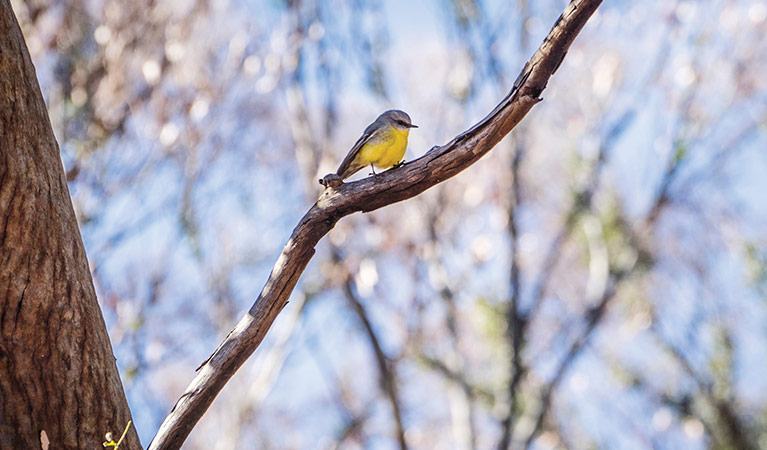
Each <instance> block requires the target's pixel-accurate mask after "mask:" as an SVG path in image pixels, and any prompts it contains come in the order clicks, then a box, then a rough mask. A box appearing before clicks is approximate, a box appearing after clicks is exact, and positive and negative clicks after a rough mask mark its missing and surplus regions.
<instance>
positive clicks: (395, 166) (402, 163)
mask: <svg viewBox="0 0 767 450" xmlns="http://www.w3.org/2000/svg"><path fill="white" fill-rule="evenodd" d="M404 165H405V160H404V159H403V160H402V161H400V162H398V163H397V164H395V165H393V166H392V167H391V168H392V169H396V168H397V167H402V166H404ZM389 170H391V169H389Z"/></svg>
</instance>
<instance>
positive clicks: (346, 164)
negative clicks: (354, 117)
mask: <svg viewBox="0 0 767 450" xmlns="http://www.w3.org/2000/svg"><path fill="white" fill-rule="evenodd" d="M376 122H377V121H376ZM376 122H373V123H371V124H370V125H368V127H367V128H365V132H364V133H362V136H360V138H359V139H357V142H355V143H354V147H352V149H351V150H349V153H347V154H346V158H344V160H343V161H342V162H341V165H340V166H338V170H337V171H336V174H337V175H338V176H339V177H341V179H342V180H343V179H345V178H348V177H350V176H352V175H354V174H355V173H356V172H357V171H358V170H360V169H362V168H363V167H365V165H361V166H360V165H354V166H352V163H353V162H354V158H356V157H357V155H358V154H359V152H360V150H361V149H362V146H363V145H365V143H367V142H368V141H370V139H372V138H374V137H376V136H377V135H379V134H380V133H381V132H382V131H383V130H382V129H381V128H380V127H377V123H376Z"/></svg>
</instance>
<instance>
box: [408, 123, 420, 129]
mask: <svg viewBox="0 0 767 450" xmlns="http://www.w3.org/2000/svg"><path fill="white" fill-rule="evenodd" d="M409 126H410V128H418V125H413V124H412V123H411V124H410V125H409Z"/></svg>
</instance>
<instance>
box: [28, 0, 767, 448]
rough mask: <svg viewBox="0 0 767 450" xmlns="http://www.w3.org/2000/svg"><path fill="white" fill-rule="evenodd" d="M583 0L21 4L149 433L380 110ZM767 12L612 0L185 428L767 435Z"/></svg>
mask: <svg viewBox="0 0 767 450" xmlns="http://www.w3.org/2000/svg"><path fill="white" fill-rule="evenodd" d="M563 4H564V3H563V2H562V1H561V0H560V1H548V0H547V1H539V2H527V1H525V0H520V1H517V2H503V1H493V0H453V1H447V0H444V1H427V2H405V1H402V0H396V1H392V2H372V1H368V0H333V1H329V2H319V1H316V0H303V1H302V0H294V1H286V2H280V1H265V0H262V1H256V2H241V1H234V0H214V1H211V2H203V1H192V0H183V1H176V2H148V1H144V0H139V1H133V2H120V1H116V0H92V1H88V2H83V1H79V0H58V1H55V2H54V1H45V0H31V1H28V2H25V3H21V2H15V3H14V10H15V12H16V14H17V16H18V18H19V21H20V22H21V25H22V28H23V30H24V33H25V37H26V40H27V45H28V46H29V48H30V52H31V54H32V57H33V59H34V62H35V65H36V68H37V73H38V77H39V80H40V83H41V87H42V90H43V94H44V96H45V98H46V101H47V103H48V107H49V112H50V116H51V120H52V122H53V126H54V130H55V131H56V134H57V138H58V141H59V143H60V146H61V151H62V158H63V161H64V165H65V167H66V170H67V175H68V179H69V183H70V190H71V193H72V196H73V201H74V204H75V209H76V211H77V214H78V218H79V221H80V224H81V227H82V231H83V237H84V240H85V245H86V249H87V252H88V255H89V259H90V263H91V265H92V271H93V273H94V278H95V280H96V285H97V290H98V293H99V299H100V301H101V304H102V308H103V311H104V315H105V317H106V320H107V324H108V327H109V331H110V335H111V337H112V339H113V346H114V348H115V352H116V356H117V359H118V365H119V367H120V370H121V373H122V377H123V380H124V383H125V389H126V393H127V395H128V398H129V401H130V404H131V408H132V411H133V415H134V419H135V424H136V427H137V430H138V432H139V435H140V436H141V438H142V441H143V443H144V444H145V445H146V444H148V442H149V440H150V439H151V437H152V435H153V433H154V432H155V431H156V430H157V427H158V426H159V424H160V422H161V421H162V419H163V418H164V416H165V415H166V414H167V412H168V410H169V409H170V408H171V407H172V405H173V403H174V402H175V400H176V399H177V398H178V396H179V395H180V394H181V393H182V392H183V390H184V388H185V387H186V385H187V383H188V382H189V380H190V379H191V378H192V376H193V371H194V368H195V367H197V365H198V364H199V363H200V362H201V361H203V360H204V359H205V358H206V357H207V356H208V355H209V354H210V352H211V351H212V350H213V349H214V348H215V347H216V345H217V343H218V342H219V341H220V340H221V339H222V338H223V336H224V335H225V334H226V333H227V332H228V331H229V329H231V327H232V326H233V324H234V323H235V322H236V320H237V319H238V318H239V316H240V315H241V314H242V312H243V311H244V310H246V309H247V308H248V306H249V305H250V303H251V302H252V301H253V299H254V298H255V296H256V295H257V294H258V292H259V291H260V289H261V287H262V285H263V282H264V280H265V279H266V277H267V275H268V273H269V270H270V269H271V267H272V264H273V262H274V260H275V259H276V257H277V255H278V253H279V251H280V249H281V247H282V245H283V244H284V242H285V240H286V239H287V237H288V236H289V234H290V232H291V230H292V228H293V226H294V225H295V223H296V222H297V220H298V219H299V218H300V217H301V215H302V214H303V212H304V211H305V210H306V209H307V208H308V207H309V205H311V204H312V203H313V202H314V200H315V199H316V198H317V196H318V195H319V193H320V187H321V186H319V185H318V184H316V179H317V178H319V177H321V176H322V175H324V174H325V173H328V172H331V171H333V170H335V168H336V166H337V164H338V163H339V162H340V160H341V159H342V158H343V156H344V155H345V153H346V151H347V150H348V149H349V147H350V146H351V145H352V144H353V143H354V141H355V139H356V138H357V137H358V136H359V134H360V133H361V131H362V129H363V128H364V127H365V126H366V125H367V124H368V123H370V122H371V121H372V120H373V119H374V118H375V117H376V116H377V115H378V114H379V113H380V112H381V111H383V110H385V109H389V108H395V107H396V108H400V109H403V110H405V111H407V112H408V113H410V115H411V117H412V118H413V121H414V123H416V124H418V125H419V126H420V128H419V129H418V130H415V131H414V132H413V133H411V139H410V149H409V150H408V154H407V155H406V159H408V160H410V159H414V158H416V157H418V156H420V155H421V154H422V153H423V152H424V151H426V150H427V149H428V148H429V147H431V146H432V145H436V144H441V143H444V142H447V141H448V140H449V139H451V138H452V137H454V136H455V135H456V134H457V133H459V132H461V131H463V130H465V129H466V128H468V127H469V126H470V125H471V124H473V123H474V122H476V121H477V120H478V119H480V118H481V117H482V116H484V115H485V114H486V113H487V111H489V110H490V109H491V108H492V107H493V106H494V105H495V104H496V102H497V101H498V100H499V99H500V98H501V97H502V96H503V95H504V94H505V93H506V92H507V91H508V90H509V88H510V84H511V82H513V77H514V76H516V74H517V73H518V72H519V69H520V67H521V65H522V63H523V62H524V61H525V60H526V59H527V58H528V57H529V56H530V54H532V52H533V50H534V49H535V47H537V45H538V43H539V42H540V40H541V39H542V38H543V36H545V34H546V32H547V31H548V29H549V27H550V25H551V24H552V23H553V22H554V21H555V19H556V17H557V16H558V15H559V13H560V12H561V10H562V6H563ZM764 73H767V4H766V3H765V2H764V1H759V0H732V1H713V0H711V1H700V2H694V1H670V2H669V1H647V2H624V1H618V2H609V3H606V4H603V5H602V6H601V7H600V10H599V11H598V12H597V14H596V15H595V16H594V17H593V18H592V19H591V21H590V22H589V24H588V25H587V26H586V28H585V29H584V30H583V32H582V33H581V36H579V38H578V39H577V40H576V42H575V44H574V46H573V47H572V48H571V50H570V53H569V55H568V56H567V58H565V61H564V63H563V66H562V68H560V70H559V72H558V74H557V75H556V76H555V77H554V78H553V79H552V82H551V83H550V86H549V88H548V89H547V90H546V92H545V94H544V95H545V97H546V99H545V100H546V101H544V102H543V103H541V104H540V105H538V106H537V107H536V108H535V109H534V111H533V112H532V114H531V115H530V116H529V117H528V118H527V119H526V120H525V121H524V122H523V123H522V125H521V127H518V128H517V129H515V131H514V132H513V133H512V136H511V137H510V138H507V139H506V140H505V141H504V142H502V143H501V145H499V146H498V147H497V148H496V149H494V150H493V151H492V152H491V153H490V154H489V155H488V156H487V157H486V158H484V159H483V160H482V161H480V162H479V163H478V164H475V165H474V166H472V167H471V168H470V169H469V170H467V171H466V172H464V173H463V174H461V175H459V176H458V177H456V178H455V179H453V180H451V181H449V182H447V183H444V184H442V185H439V186H438V187H436V188H435V189H432V190H430V191H427V192H425V193H424V194H422V195H420V196H419V197H417V198H416V199H413V200H411V201H408V202H405V203H402V204H397V205H393V206H391V207H389V208H386V209H384V210H381V211H377V212H375V213H372V214H366V215H355V216H352V217H349V218H347V219H345V220H343V221H341V223H339V224H338V226H336V228H335V229H334V230H333V231H332V232H331V234H330V236H329V239H327V240H326V241H324V242H323V243H322V244H321V246H320V247H319V248H318V253H317V255H316V256H315V258H314V260H313V261H312V263H311V264H310V266H309V268H308V269H307V272H306V273H305V274H304V276H303V278H302V280H301V281H300V282H299V286H298V288H297V290H296V292H295V293H294V295H293V297H292V300H291V302H290V304H289V305H288V307H287V308H286V310H285V311H284V312H283V314H282V315H281V317H280V318H279V319H278V321H277V323H276V324H275V326H274V328H273V330H272V331H271V332H270V334H269V335H268V336H267V339H266V341H265V342H264V344H263V345H262V347H261V348H260V349H259V350H258V352H257V353H256V356H255V357H254V358H252V360H251V361H249V362H248V363H247V364H246V365H245V366H244V367H243V368H242V369H241V370H240V372H238V374H237V375H236V376H235V377H234V378H233V379H232V381H231V382H230V384H229V385H228V386H227V387H226V388H225V389H224V391H223V392H222V395H221V396H220V397H219V398H218V399H217V400H216V401H215V402H214V404H213V406H212V407H211V409H210V411H209V412H208V413H207V414H206V415H205V416H204V418H203V420H202V421H201V422H200V424H199V426H198V427H197V428H196V429H195V431H194V432H193V433H192V435H191V436H190V438H189V440H188V441H187V444H186V448H201V449H203V448H204V449H210V448H214V449H231V448H236V447H242V448H359V447H366V448H367V447H372V448H395V447H412V448H540V449H546V448H597V447H599V448H659V449H676V448H692V449H695V448H717V449H736V448H737V449H757V448H761V449H767V432H766V431H765V430H767V378H765V377H764V371H765V367H767V302H766V301H765V299H766V298H767V297H766V295H767V275H766V274H767V239H765V236H764V230H765V229H766V228H767V202H765V201H764V192H766V191H767V184H766V183H767V178H766V177H765V176H764V174H765V173H767V153H765V148H767V130H766V129H765V127H766V126H767V78H765V77H764Z"/></svg>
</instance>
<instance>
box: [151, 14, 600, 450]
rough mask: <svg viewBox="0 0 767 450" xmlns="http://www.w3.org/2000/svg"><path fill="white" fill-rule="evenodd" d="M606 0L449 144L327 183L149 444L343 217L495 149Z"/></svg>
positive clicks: (560, 33)
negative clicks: (393, 166) (351, 179)
mask: <svg viewBox="0 0 767 450" xmlns="http://www.w3.org/2000/svg"><path fill="white" fill-rule="evenodd" d="M600 3H601V2H600V1H598V0H582V1H574V2H572V3H570V4H569V5H568V6H567V7H566V9H565V11H564V12H563V13H562V15H561V16H560V18H559V20H557V22H556V24H555V25H554V27H553V28H552V30H551V31H550V32H549V35H548V36H547V37H546V39H545V40H544V41H543V44H541V47H540V48H539V49H538V51H537V52H536V53H535V55H534V56H533V57H532V59H531V60H530V61H529V62H528V63H527V64H526V65H525V68H524V69H523V70H522V72H521V73H520V76H519V77H518V78H517V81H516V82H515V84H514V87H513V88H512V90H511V92H510V93H509V95H508V96H507V97H506V98H505V99H504V100H503V101H502V102H501V103H500V104H499V105H498V106H497V107H496V108H495V109H494V110H493V111H492V112H491V113H490V114H488V115H487V116H486V117H485V118H484V119H483V120H481V121H480V122H479V123H478V124H476V125H474V126H473V127H471V128H470V129H469V130H467V131H466V132H464V133H462V134H460V135H459V136H457V137H456V138H455V139H453V140H452V141H451V142H450V143H448V144H447V145H444V146H441V147H434V148H432V149H431V150H430V151H429V152H427V153H426V155H424V156H423V157H421V158H419V159H417V160H415V161H413V162H411V163H408V164H405V165H404V166H402V167H400V168H399V169H397V170H393V171H389V172H385V173H383V174H381V175H379V176H377V177H375V178H367V179H364V180H362V181H359V182H355V183H349V184H343V185H341V186H340V187H338V188H337V189H328V190H326V191H325V193H324V194H323V195H322V197H321V198H320V199H319V200H318V202H317V203H316V204H315V205H314V206H313V207H312V208H311V209H310V210H309V212H307V213H306V215H305V216H304V218H303V219H302V220H301V222H300V223H299V224H298V226H297V227H296V229H295V230H294V231H293V235H292V236H291V237H290V239H289V240H288V243H287V244H286V246H285V248H284V249H283V252H282V254H281V255H280V257H279V259H278V261H277V263H276V264H275V266H274V269H273V270H272V274H271V275H270V277H269V280H268V281H267V283H266V286H265V287H264V289H263V291H262V292H261V295H259V298H258V299H257V300H256V302H255V303H254V305H253V307H252V308H251V309H250V311H249V313H248V314H247V315H246V316H245V317H244V318H243V319H242V320H241V321H240V323H239V324H238V325H237V326H236V327H235V329H234V330H232V332H231V333H230V334H229V336H228V337H227V338H226V339H225V340H224V342H223V343H222V344H221V346H219V348H218V349H217V350H216V351H215V352H214V354H213V355H212V356H211V358H210V359H209V360H208V361H207V362H205V363H204V364H203V366H202V367H201V368H200V372H199V373H198V375H197V376H196V377H195V379H194V380H193V381H192V383H191V384H190V386H189V387H188V389H187V391H186V393H184V395H182V397H181V398H180V399H179V401H178V402H177V403H176V405H175V406H174V408H173V410H172V411H171V413H170V414H169V415H168V417H167V418H166V420H165V421H164V422H163V424H162V426H161V427H160V429H159V431H158V433H157V435H156V436H155V438H154V440H153V442H152V444H150V447H149V448H151V449H170V448H178V447H180V446H181V444H182V443H183V442H184V440H185V439H186V437H187V436H188V435H189V433H190V432H191V430H192V428H193V427H194V425H195V424H196V423H197V421H198V420H199V419H200V417H202V415H203V414H204V412H205V411H206V410H207V408H208V407H209V406H210V404H211V403H212V401H213V399H214V398H215V397H216V395H217V394H218V392H219V391H220V390H221V389H222V388H223V386H224V384H225V383H226V382H227V380H228V379H229V378H231V376H232V375H233V374H234V372H235V371H236V370H237V369H238V368H239V367H240V366H241V365H242V364H243V363H244V362H245V360H246V359H247V358H248V357H249V356H250V354H252V353H253V351H255V349H256V348H257V347H258V345H259V344H260V342H261V340H262V339H263V338H264V336H265V335H266V332H267V331H268V329H269V327H270V325H271V324H272V322H273V321H274V319H275V318H276V317H277V315H278V314H279V312H280V311H281V310H282V309H283V308H284V307H285V305H286V304H287V301H288V297H289V296H290V293H291V292H292V290H293V287H294V286H295V284H296V283H297V281H298V278H299V276H300V275H301V273H302V272H303V270H304V269H305V268H306V265H307V264H308V262H309V260H310V259H311V257H312V255H313V254H314V246H315V245H316V244H317V243H318V242H319V240H320V239H321V238H322V237H323V236H324V235H325V234H326V233H327V232H328V231H330V229H331V228H333V226H334V225H335V223H336V222H337V221H338V220H340V219H341V218H342V217H344V216H346V215H349V214H352V213H354V212H359V211H373V210H375V209H378V208H381V207H383V206H386V205H389V204H392V203H395V202H398V201H402V200H405V199H408V198H412V197H414V196H416V195H418V194H419V193H421V192H423V191H425V190H426V189H428V188H430V187H432V186H434V185H436V184H437V183H440V182H442V181H444V180H446V179H448V178H450V177H452V176H454V175H456V174H457V173H459V172H461V171H462V170H464V169H465V168H467V167H468V166H470V165H471V164H473V163H474V162H476V161H477V160H478V159H479V158H481V157H482V156H483V155H484V154H486V153H487V152H488V151H490V150H491V149H492V148H493V147H494V146H495V145H496V144H497V143H498V142H499V141H500V140H501V139H502V138H503V137H504V136H506V135H507V134H508V133H509V132H510V131H511V130H512V129H513V128H514V126H516V124H517V123H519V121H521V120H522V118H524V116H525V115H526V114H527V112H528V111H529V110H530V109H531V108H532V107H533V106H534V105H535V104H536V103H538V102H539V101H540V98H539V97H540V94H541V93H542V92H543V90H544V88H545V87H546V84H547V82H548V80H549V78H550V77H551V76H552V75H553V73H554V72H555V71H556V69H557V68H558V67H559V65H560V64H561V62H562V60H563V59H564V57H565V54H566V52H567V49H568V48H569V47H570V44H571V43H572V42H573V40H574V39H575V36H577V34H578V33H579V31H580V30H581V28H582V27H583V26H584V25H585V24H586V21H587V20H588V18H589V17H590V16H591V14H593V12H594V11H595V10H596V8H597V7H598V6H599V4H600Z"/></svg>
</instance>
